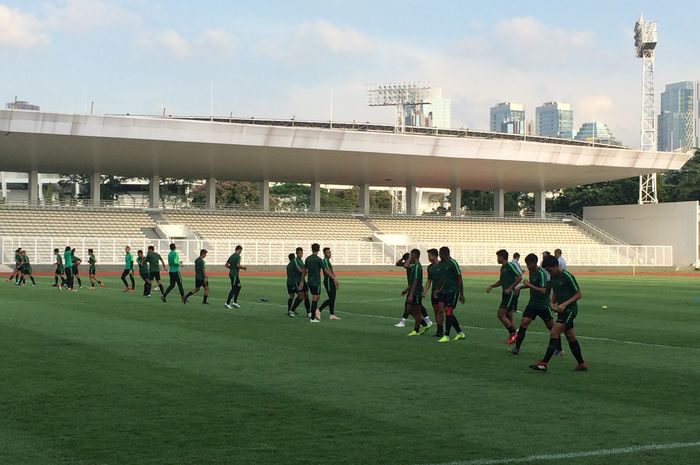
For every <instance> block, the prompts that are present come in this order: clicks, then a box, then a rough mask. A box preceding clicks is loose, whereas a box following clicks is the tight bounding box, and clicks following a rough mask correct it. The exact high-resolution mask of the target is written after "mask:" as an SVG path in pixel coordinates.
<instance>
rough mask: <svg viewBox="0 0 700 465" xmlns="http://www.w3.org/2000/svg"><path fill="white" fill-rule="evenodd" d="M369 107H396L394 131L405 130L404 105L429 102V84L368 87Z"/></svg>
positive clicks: (400, 131)
mask: <svg viewBox="0 0 700 465" xmlns="http://www.w3.org/2000/svg"><path fill="white" fill-rule="evenodd" d="M368 97H369V106H370V107H396V123H395V126H394V131H395V132H397V133H403V132H404V131H405V130H406V114H405V108H406V105H421V104H428V103H430V86H429V85H424V84H382V85H378V86H376V87H373V88H370V89H369V92H368Z"/></svg>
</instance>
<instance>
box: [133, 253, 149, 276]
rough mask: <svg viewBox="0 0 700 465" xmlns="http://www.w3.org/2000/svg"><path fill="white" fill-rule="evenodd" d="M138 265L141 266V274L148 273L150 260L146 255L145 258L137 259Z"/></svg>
mask: <svg viewBox="0 0 700 465" xmlns="http://www.w3.org/2000/svg"><path fill="white" fill-rule="evenodd" d="M136 264H137V265H138V266H139V274H147V273H148V268H149V267H148V259H147V258H146V256H145V255H144V256H143V257H138V256H137V257H136Z"/></svg>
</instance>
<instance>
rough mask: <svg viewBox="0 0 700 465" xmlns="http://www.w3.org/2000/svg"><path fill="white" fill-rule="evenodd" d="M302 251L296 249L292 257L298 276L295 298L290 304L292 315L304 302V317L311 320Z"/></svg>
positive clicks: (298, 248)
mask: <svg viewBox="0 0 700 465" xmlns="http://www.w3.org/2000/svg"><path fill="white" fill-rule="evenodd" d="M303 258H304V249H303V248H301V247H297V249H296V254H295V257H294V267H295V268H296V270H297V273H298V275H296V276H297V282H296V290H297V298H296V299H295V300H294V303H293V304H292V313H296V309H297V307H298V306H299V304H301V303H302V302H304V307H306V316H307V317H308V318H311V303H310V302H309V293H308V285H307V284H306V281H304V271H305V268H304V260H302V259H303Z"/></svg>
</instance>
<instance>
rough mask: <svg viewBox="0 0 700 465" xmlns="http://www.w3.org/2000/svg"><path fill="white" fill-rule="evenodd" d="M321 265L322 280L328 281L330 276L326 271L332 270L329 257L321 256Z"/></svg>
mask: <svg viewBox="0 0 700 465" xmlns="http://www.w3.org/2000/svg"><path fill="white" fill-rule="evenodd" d="M321 267H322V268H323V282H324V283H328V282H330V279H331V277H330V275H329V274H328V272H329V271H330V272H333V264H332V263H331V261H330V259H328V258H326V257H323V260H322V261H321Z"/></svg>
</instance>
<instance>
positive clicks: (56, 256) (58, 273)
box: [53, 249, 66, 291]
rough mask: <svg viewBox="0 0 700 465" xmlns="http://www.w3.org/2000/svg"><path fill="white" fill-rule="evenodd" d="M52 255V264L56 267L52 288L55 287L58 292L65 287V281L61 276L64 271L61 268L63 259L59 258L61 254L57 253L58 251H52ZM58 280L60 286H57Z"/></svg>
mask: <svg viewBox="0 0 700 465" xmlns="http://www.w3.org/2000/svg"><path fill="white" fill-rule="evenodd" d="M53 255H54V260H56V261H55V262H54V263H53V264H54V265H56V272H55V274H54V287H57V288H58V290H59V291H60V290H61V288H62V287H63V286H64V285H65V283H66V280H65V279H64V278H63V275H64V273H65V269H64V267H63V257H61V254H60V253H58V249H53ZM59 278H60V279H61V285H60V286H59V285H58V280H59Z"/></svg>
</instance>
